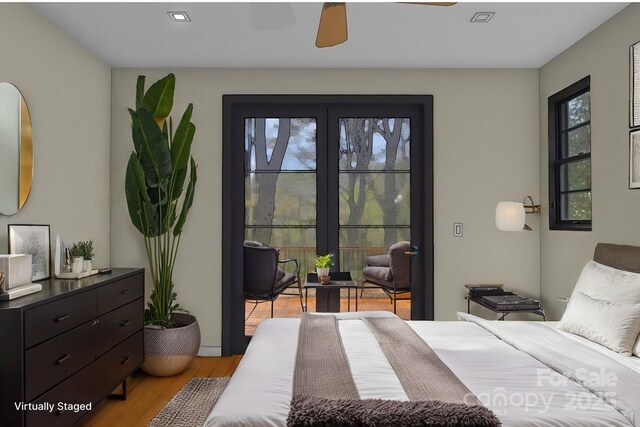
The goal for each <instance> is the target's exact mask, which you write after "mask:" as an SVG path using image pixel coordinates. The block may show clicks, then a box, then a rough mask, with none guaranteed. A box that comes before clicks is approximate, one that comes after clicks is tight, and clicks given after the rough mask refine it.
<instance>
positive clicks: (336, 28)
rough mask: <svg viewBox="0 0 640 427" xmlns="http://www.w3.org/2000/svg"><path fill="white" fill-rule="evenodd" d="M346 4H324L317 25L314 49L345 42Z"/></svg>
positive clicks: (346, 35)
mask: <svg viewBox="0 0 640 427" xmlns="http://www.w3.org/2000/svg"><path fill="white" fill-rule="evenodd" d="M347 38H348V33H347V4H346V3H324V4H323V5H322V14H321V15H320V25H318V35H317V37H316V47H331V46H336V45H339V44H340V43H344V42H346V41H347Z"/></svg>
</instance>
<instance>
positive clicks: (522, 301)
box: [482, 295, 540, 311]
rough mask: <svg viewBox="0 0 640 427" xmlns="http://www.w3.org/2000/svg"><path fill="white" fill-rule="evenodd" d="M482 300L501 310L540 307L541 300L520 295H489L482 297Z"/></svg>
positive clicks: (535, 308)
mask: <svg viewBox="0 0 640 427" xmlns="http://www.w3.org/2000/svg"><path fill="white" fill-rule="evenodd" d="M482 302H483V303H485V304H487V305H488V306H489V307H492V308H494V309H496V310H499V311H507V310H513V311H517V310H539V309H540V301H536V300H533V299H530V298H525V297H521V296H520V295H487V296H483V297H482Z"/></svg>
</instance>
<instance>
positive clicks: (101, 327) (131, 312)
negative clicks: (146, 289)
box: [96, 298, 144, 355]
mask: <svg viewBox="0 0 640 427" xmlns="http://www.w3.org/2000/svg"><path fill="white" fill-rule="evenodd" d="M143 326H144V300H143V299H142V298H138V299H137V300H135V301H133V302H130V303H129V304H127V305H125V306H122V307H120V308H118V309H116V310H113V311H111V312H109V313H107V314H105V315H104V316H101V317H100V318H98V325H97V330H98V331H99V332H98V337H97V343H96V353H97V354H98V355H100V354H103V353H105V352H106V351H107V350H109V349H110V348H111V347H113V346H115V345H116V344H119V343H120V342H122V341H124V340H125V339H126V338H129V337H130V336H131V335H133V334H134V333H136V332H138V331H139V330H141V329H142V328H143Z"/></svg>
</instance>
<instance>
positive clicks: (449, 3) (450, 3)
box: [400, 1, 458, 6]
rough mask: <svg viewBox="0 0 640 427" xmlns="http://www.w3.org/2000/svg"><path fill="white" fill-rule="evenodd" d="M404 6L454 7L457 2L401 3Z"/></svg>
mask: <svg viewBox="0 0 640 427" xmlns="http://www.w3.org/2000/svg"><path fill="white" fill-rule="evenodd" d="M400 3H403V4H417V5H420V6H453V5H454V4H458V3H457V2H446V1H435V2H417V1H415V2H414V1H401V2H400Z"/></svg>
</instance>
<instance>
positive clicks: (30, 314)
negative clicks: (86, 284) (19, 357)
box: [24, 291, 96, 348]
mask: <svg viewBox="0 0 640 427" xmlns="http://www.w3.org/2000/svg"><path fill="white" fill-rule="evenodd" d="M95 292H96V291H88V292H82V293H81V294H77V295H73V296H70V297H68V298H64V299H61V300H58V301H55V302H51V303H49V304H45V305H42V306H40V307H36V308H34V309H32V310H28V311H26V312H25V314H24V340H25V346H26V347H27V348H28V347H32V346H34V345H36V344H39V343H41V342H42V341H45V340H48V339H49V338H52V337H55V336H56V335H59V334H61V333H63V332H66V331H68V330H70V329H72V328H74V327H76V326H78V325H81V324H83V323H85V322H88V321H89V320H92V319H94V318H95V317H96V293H95Z"/></svg>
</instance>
